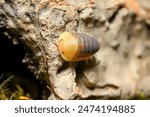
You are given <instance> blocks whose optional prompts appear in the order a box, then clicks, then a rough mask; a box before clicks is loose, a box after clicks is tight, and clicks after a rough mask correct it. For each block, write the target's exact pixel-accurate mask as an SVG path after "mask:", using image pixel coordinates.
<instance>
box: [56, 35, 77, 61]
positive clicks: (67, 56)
mask: <svg viewBox="0 0 150 117" xmlns="http://www.w3.org/2000/svg"><path fill="white" fill-rule="evenodd" d="M58 49H59V52H60V54H61V56H62V58H63V59H64V60H66V61H72V60H73V58H74V56H75V55H76V53H77V50H78V42H77V40H76V38H75V36H73V35H72V34H71V33H69V32H64V33H62V34H61V35H60V36H59V39H58Z"/></svg>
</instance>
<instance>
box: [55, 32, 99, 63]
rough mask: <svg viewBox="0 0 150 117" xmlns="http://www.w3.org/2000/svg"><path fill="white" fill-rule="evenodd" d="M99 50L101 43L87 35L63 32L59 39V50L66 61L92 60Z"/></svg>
mask: <svg viewBox="0 0 150 117" xmlns="http://www.w3.org/2000/svg"><path fill="white" fill-rule="evenodd" d="M99 48H100V43H99V41H98V40H97V39H95V38H94V37H91V36H89V35H87V34H85V33H70V32H63V33H62V34H60V36H59V39H58V50H59V52H60V54H61V56H62V58H63V59H64V60H66V61H83V60H88V59H91V58H92V55H93V54H94V53H96V52H97V51H98V50H99Z"/></svg>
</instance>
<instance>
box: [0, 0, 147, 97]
mask: <svg viewBox="0 0 150 117" xmlns="http://www.w3.org/2000/svg"><path fill="white" fill-rule="evenodd" d="M127 1H128V0H127ZM132 1H133V2H136V3H138V5H141V7H135V8H133V7H131V6H130V4H128V2H124V1H122V2H121V4H119V5H118V4H117V5H116V0H0V28H4V27H5V28H6V32H5V33H7V35H8V36H10V37H11V39H12V40H13V42H14V43H17V42H18V41H19V43H23V44H24V46H25V47H26V50H27V52H26V56H25V58H24V59H23V63H26V64H27V67H28V69H29V70H30V71H32V72H33V74H34V75H35V76H36V78H37V79H39V80H45V81H46V82H47V84H48V86H49V89H50V91H51V95H50V96H49V98H48V99H133V98H134V99H135V98H136V97H138V96H139V95H141V94H143V95H144V97H145V98H149V97H150V86H149V83H150V26H149V24H148V23H149V18H150V12H149V11H150V1H149V0H146V1H143V2H142V1H140V0H138V1H135V0H132ZM139 1H140V2H139ZM119 2H120V0H119ZM145 2H147V4H144V3H145ZM115 5H116V6H115ZM135 9H138V10H135ZM141 11H142V13H143V12H144V13H143V14H144V15H143V14H141V13H139V12H141ZM145 13H147V14H146V15H145ZM64 31H74V32H84V33H88V34H90V35H93V36H95V37H96V38H97V39H98V40H99V41H100V43H101V49H100V50H99V51H98V52H97V53H96V54H95V55H94V62H91V61H89V62H88V64H87V63H86V62H85V61H83V62H73V63H68V62H65V61H64V60H63V59H62V58H61V56H60V53H59V51H58V48H57V45H56V43H57V39H58V37H59V34H61V33H62V32H64Z"/></svg>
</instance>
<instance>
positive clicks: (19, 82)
mask: <svg viewBox="0 0 150 117" xmlns="http://www.w3.org/2000/svg"><path fill="white" fill-rule="evenodd" d="M4 31H5V29H0V76H1V75H3V76H2V77H1V79H0V84H1V83H2V82H3V81H4V80H6V79H8V78H9V77H12V79H11V81H10V82H9V83H8V90H11V91H14V92H15V91H16V86H19V87H21V88H22V89H23V91H24V93H25V94H27V93H28V94H29V95H30V96H31V98H32V99H42V93H43V89H44V88H45V87H46V86H45V85H43V84H41V83H40V82H39V81H38V80H37V79H36V78H35V76H34V75H33V74H32V73H31V72H30V71H29V70H28V69H27V68H26V65H25V64H23V63H22V60H23V58H24V56H25V53H26V52H27V51H26V49H25V48H24V47H25V46H24V45H23V44H21V43H18V44H17V45H14V44H13V42H12V39H11V38H10V39H9V38H8V37H7V36H5V34H4Z"/></svg>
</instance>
